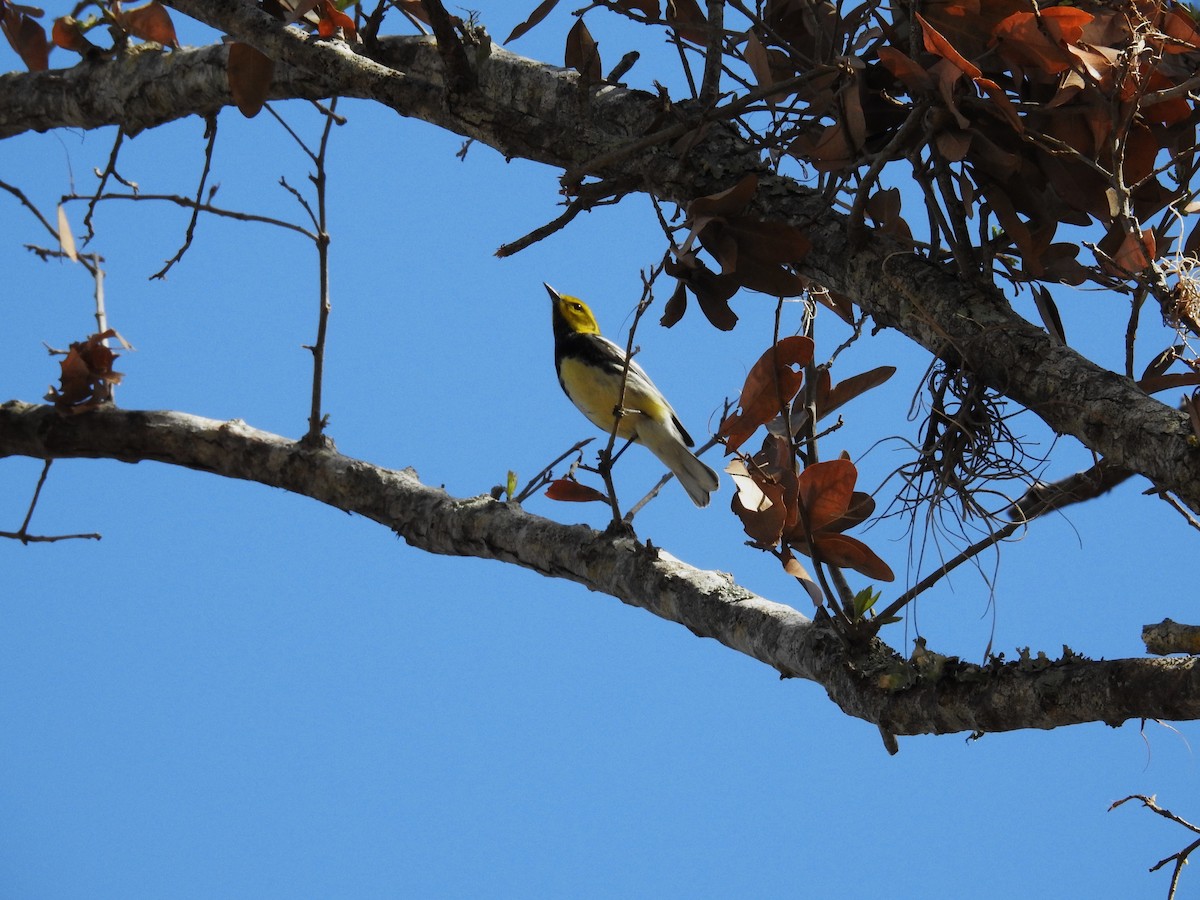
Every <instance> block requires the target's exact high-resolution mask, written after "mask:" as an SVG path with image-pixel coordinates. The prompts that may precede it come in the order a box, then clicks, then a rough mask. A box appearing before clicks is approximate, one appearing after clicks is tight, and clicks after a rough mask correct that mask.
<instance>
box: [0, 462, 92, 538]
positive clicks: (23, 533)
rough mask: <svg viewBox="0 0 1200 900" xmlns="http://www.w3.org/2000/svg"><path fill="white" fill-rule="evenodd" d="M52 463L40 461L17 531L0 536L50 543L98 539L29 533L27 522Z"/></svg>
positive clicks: (0, 533) (6, 532)
mask: <svg viewBox="0 0 1200 900" xmlns="http://www.w3.org/2000/svg"><path fill="white" fill-rule="evenodd" d="M53 464H54V460H53V459H46V460H44V461H43V463H42V474H41V475H39V476H38V482H37V487H35V488H34V489H33V499H32V500H30V501H29V510H28V511H27V512H26V513H25V521H24V522H22V523H21V528H20V530H19V531H0V538H8V539H10V540H14V541H20V542H21V543H22V544H52V543H54V542H55V541H71V540H92V541H98V540H100V535H98V534H94V533H93V534H56V535H38V534H30V533H29V523H30V522H31V521H32V520H33V511H34V510H35V509H36V508H37V502H38V498H39V497H40V496H41V495H42V486H43V485H44V484H45V483H46V476H47V475H48V474H49V473H50V466H51V465H53Z"/></svg>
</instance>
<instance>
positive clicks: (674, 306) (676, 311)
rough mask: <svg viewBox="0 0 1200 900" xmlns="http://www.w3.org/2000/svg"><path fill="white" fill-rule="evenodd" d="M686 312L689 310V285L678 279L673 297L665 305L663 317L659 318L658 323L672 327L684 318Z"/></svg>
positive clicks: (665, 326)
mask: <svg viewBox="0 0 1200 900" xmlns="http://www.w3.org/2000/svg"><path fill="white" fill-rule="evenodd" d="M685 312H687V287H686V285H684V283H683V282H682V281H677V282H675V290H674V291H672V293H671V298H670V299H669V300H667V305H666V306H664V307H663V314H662V318H661V319H659V320H658V324H659V325H661V326H662V327H663V328H670V327H672V326H673V325H674V324H675V323H676V322H678V321H679V320H680V319H682V318H683V314H684V313H685Z"/></svg>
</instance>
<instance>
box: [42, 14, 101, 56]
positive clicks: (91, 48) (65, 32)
mask: <svg viewBox="0 0 1200 900" xmlns="http://www.w3.org/2000/svg"><path fill="white" fill-rule="evenodd" d="M50 39H51V40H52V41H54V45H55V46H56V47H62V48H63V49H64V50H70V51H72V52H73V53H78V54H79V55H80V56H82V57H85V58H87V59H91V58H93V57H95V56H97V55H99V54H100V52H101V51H100V48H99V47H97V46H96V45H95V44H93V43H92V42H91V41H89V40H88V39H87V38H86V37H84V35H83V29H82V28H80V26H79V23H78V22H77V21H75V19H74V18H72V17H71V16H59V17H58V18H57V19H55V20H54V25H53V27H52V28H51V29H50Z"/></svg>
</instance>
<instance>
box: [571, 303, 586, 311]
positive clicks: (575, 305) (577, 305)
mask: <svg viewBox="0 0 1200 900" xmlns="http://www.w3.org/2000/svg"><path fill="white" fill-rule="evenodd" d="M571 308H572V309H573V310H575V312H583V304H582V303H572V304H571Z"/></svg>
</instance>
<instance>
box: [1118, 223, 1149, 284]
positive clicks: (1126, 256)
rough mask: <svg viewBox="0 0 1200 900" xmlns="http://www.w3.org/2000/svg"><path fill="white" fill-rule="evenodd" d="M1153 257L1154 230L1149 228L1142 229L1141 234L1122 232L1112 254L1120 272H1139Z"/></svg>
mask: <svg viewBox="0 0 1200 900" xmlns="http://www.w3.org/2000/svg"><path fill="white" fill-rule="evenodd" d="M1154 258H1155V242H1154V230H1153V229H1151V228H1147V229H1145V230H1143V231H1142V233H1141V235H1135V234H1124V235H1123V237H1122V240H1121V244H1120V246H1119V247H1117V250H1116V252H1115V253H1113V254H1112V260H1113V262H1114V263H1116V264H1117V268H1118V270H1119V271H1120V272H1121V273H1122V274H1134V273H1137V272H1141V271H1142V270H1143V269H1145V268H1146V267H1147V266H1149V265H1150V261H1151V260H1152V259H1154Z"/></svg>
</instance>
